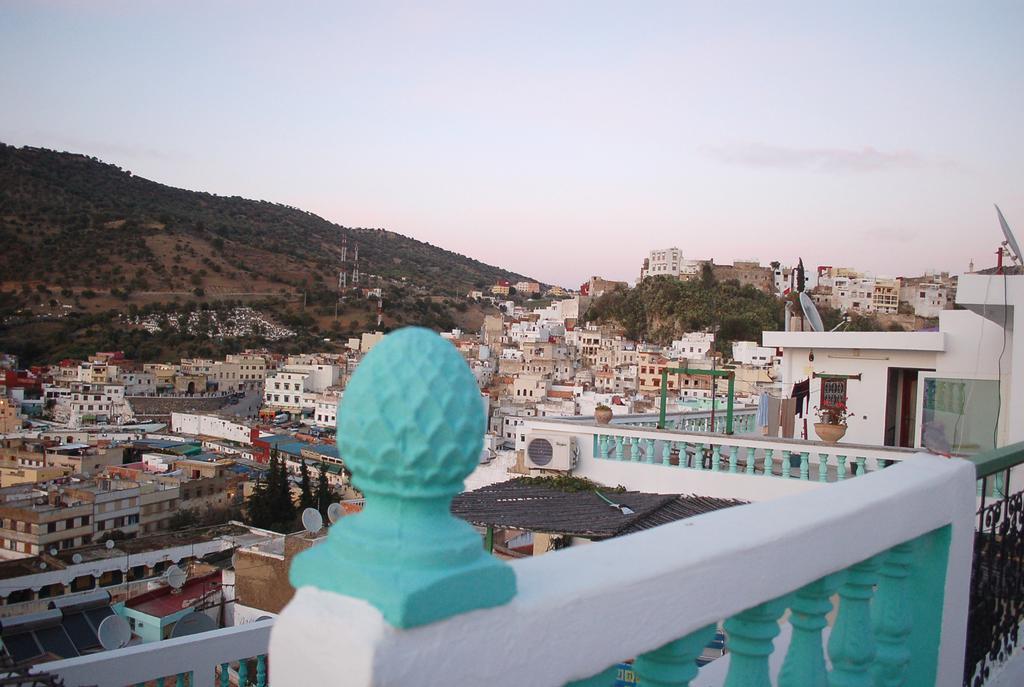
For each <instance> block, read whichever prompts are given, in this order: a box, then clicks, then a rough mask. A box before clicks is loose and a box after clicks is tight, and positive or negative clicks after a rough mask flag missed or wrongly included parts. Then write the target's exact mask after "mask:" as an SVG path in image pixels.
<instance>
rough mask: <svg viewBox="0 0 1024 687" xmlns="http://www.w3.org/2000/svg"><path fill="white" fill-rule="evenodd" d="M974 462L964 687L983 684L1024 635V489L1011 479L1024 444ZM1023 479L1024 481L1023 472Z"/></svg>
mask: <svg viewBox="0 0 1024 687" xmlns="http://www.w3.org/2000/svg"><path fill="white" fill-rule="evenodd" d="M970 460H971V461H972V462H973V463H974V465H975V471H976V476H977V479H978V500H979V506H978V513H977V522H976V532H975V538H974V560H973V566H972V570H971V601H970V611H969V615H968V629H967V649H966V652H967V656H966V660H965V662H964V686H965V687H980V686H981V685H983V684H985V683H986V681H987V680H989V679H990V678H991V677H992V676H993V675H994V674H995V673H996V672H997V671H998V669H999V667H1000V665H1001V664H1003V663H1004V662H1005V661H1006V660H1007V659H1009V658H1010V657H1011V656H1012V655H1013V654H1014V652H1015V651H1016V650H1017V649H1018V648H1019V647H1020V640H1021V639H1022V637H1021V633H1022V625H1024V492H1022V491H1021V489H1020V487H1018V486H1017V485H1015V484H1012V483H1011V476H1012V474H1013V473H1014V468H1016V467H1017V466H1019V465H1022V464H1024V443H1018V444H1013V445H1011V446H1005V447H1003V448H999V449H996V450H994V451H988V452H986V453H982V454H979V455H977V456H974V457H972V458H971V459H970ZM1018 481H1019V482H1024V479H1021V476H1018ZM1021 486H1024V485H1021ZM1015 489H1016V491H1015Z"/></svg>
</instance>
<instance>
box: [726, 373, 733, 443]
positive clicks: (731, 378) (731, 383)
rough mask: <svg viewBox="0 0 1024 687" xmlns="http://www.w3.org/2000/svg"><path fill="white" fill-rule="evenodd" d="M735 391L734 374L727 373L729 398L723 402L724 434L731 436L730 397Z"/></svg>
mask: <svg viewBox="0 0 1024 687" xmlns="http://www.w3.org/2000/svg"><path fill="white" fill-rule="evenodd" d="M735 390H736V373H735V372H730V373H729V397H728V399H726V402H725V433H726V434H732V397H733V392H734V391H735Z"/></svg>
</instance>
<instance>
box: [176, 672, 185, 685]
mask: <svg viewBox="0 0 1024 687" xmlns="http://www.w3.org/2000/svg"><path fill="white" fill-rule="evenodd" d="M174 685H175V687H185V673H178V679H177V680H175V681H174Z"/></svg>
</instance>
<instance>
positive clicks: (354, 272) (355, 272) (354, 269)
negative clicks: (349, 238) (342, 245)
mask: <svg viewBox="0 0 1024 687" xmlns="http://www.w3.org/2000/svg"><path fill="white" fill-rule="evenodd" d="M358 283H359V244H358V243H357V244H356V259H355V262H354V266H353V267H352V286H355V285H356V284H358Z"/></svg>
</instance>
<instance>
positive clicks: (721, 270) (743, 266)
mask: <svg viewBox="0 0 1024 687" xmlns="http://www.w3.org/2000/svg"><path fill="white" fill-rule="evenodd" d="M711 273H712V274H713V275H714V277H715V279H716V280H718V281H730V280H736V281H738V282H739V283H740V284H741V285H743V286H753V287H754V288H756V289H759V290H761V291H764V292H765V293H775V275H774V273H773V272H772V268H771V267H762V266H761V263H759V262H758V261H757V260H737V261H736V262H734V263H733V264H731V265H716V264H714V263H713V262H712V263H711Z"/></svg>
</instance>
